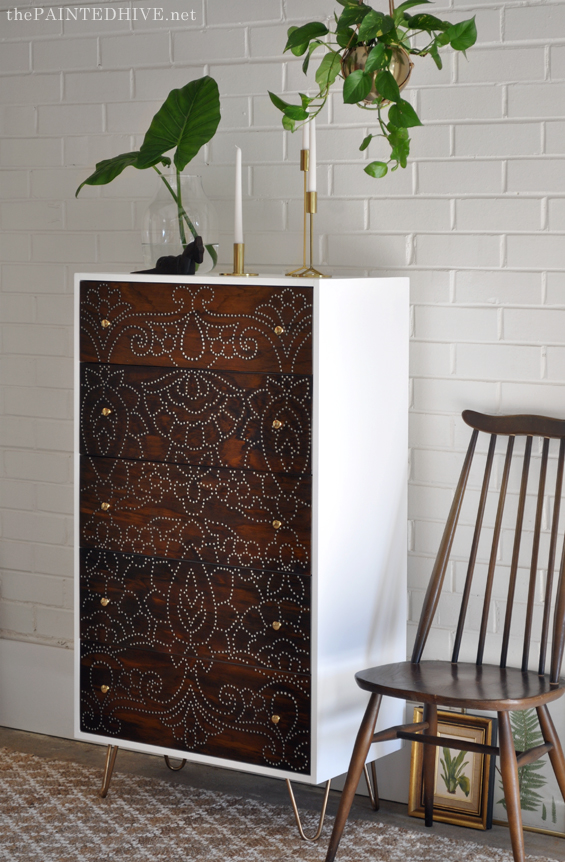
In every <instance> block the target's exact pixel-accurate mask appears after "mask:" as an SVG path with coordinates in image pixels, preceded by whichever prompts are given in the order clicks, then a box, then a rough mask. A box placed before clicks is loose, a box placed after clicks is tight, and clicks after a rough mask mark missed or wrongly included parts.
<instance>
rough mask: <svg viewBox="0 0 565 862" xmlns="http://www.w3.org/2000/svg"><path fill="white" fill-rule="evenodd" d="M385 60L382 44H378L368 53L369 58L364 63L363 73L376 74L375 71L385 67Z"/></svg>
mask: <svg viewBox="0 0 565 862" xmlns="http://www.w3.org/2000/svg"><path fill="white" fill-rule="evenodd" d="M386 59H387V58H386V54H385V46H384V45H383V44H382V42H379V43H378V44H377V45H375V47H374V48H371V50H370V52H369V56H368V57H367V61H366V63H365V71H366V72H376V70H377V69H380V68H381V66H384V65H385V63H386Z"/></svg>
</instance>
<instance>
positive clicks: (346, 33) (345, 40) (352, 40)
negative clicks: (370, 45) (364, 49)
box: [335, 27, 357, 48]
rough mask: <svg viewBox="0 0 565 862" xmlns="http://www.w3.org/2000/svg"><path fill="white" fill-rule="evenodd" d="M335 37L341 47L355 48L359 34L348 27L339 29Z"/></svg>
mask: <svg viewBox="0 0 565 862" xmlns="http://www.w3.org/2000/svg"><path fill="white" fill-rule="evenodd" d="M335 38H336V42H337V44H338V45H339V47H340V48H354V47H355V45H356V44H357V34H356V33H355V30H352V29H351V27H346V28H345V30H338V31H337V33H336V36H335Z"/></svg>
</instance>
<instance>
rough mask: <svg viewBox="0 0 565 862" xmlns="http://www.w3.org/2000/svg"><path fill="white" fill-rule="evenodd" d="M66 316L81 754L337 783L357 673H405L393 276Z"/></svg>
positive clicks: (398, 325)
mask: <svg viewBox="0 0 565 862" xmlns="http://www.w3.org/2000/svg"><path fill="white" fill-rule="evenodd" d="M75 298H76V338H75V356H76V364H75V369H76V374H75V381H76V392H75V419H76V422H75V440H76V459H75V488H76V494H75V504H76V511H75V562H76V578H75V602H76V604H75V609H76V614H75V618H76V623H75V625H76V644H77V648H76V653H75V658H76V661H75V665H76V684H75V693H76V699H75V735H76V737H77V738H78V739H81V740H87V741H92V742H99V743H104V744H109V745H112V746H119V747H123V748H129V749H134V750H137V751H144V752H148V753H152V754H164V755H167V756H171V757H182V758H185V759H188V760H194V761H199V762H204V763H209V764H213V765H217V766H222V767H227V768H233V769H241V770H246V771H252V772H256V773H260V774H264V775H270V776H277V777H282V778H293V779H296V780H297V781H302V782H307V783H314V784H317V783H320V782H322V781H324V780H327V779H329V778H331V777H333V776H336V775H339V774H341V773H343V772H345V771H346V770H347V766H348V762H349V757H350V755H351V749H352V745H353V741H354V736H355V732H356V728H357V726H358V724H359V721H360V717H361V715H362V712H363V709H364V701H365V698H364V697H363V694H362V693H361V692H359V691H358V689H357V686H356V685H355V682H354V679H353V674H354V672H355V671H357V670H359V669H360V668H361V667H364V666H368V665H373V664H379V663H388V662H392V661H400V660H404V659H405V656H406V481H407V401H408V360H407V353H408V282H407V279H402V278H396V279H390V278H389V279H345V278H333V279H331V281H330V280H323V281H320V280H316V279H312V280H309V279H290V278H274V277H265V278H263V277H260V278H254V279H248V278H237V277H233V278H232V277H229V278H223V277H220V276H216V277H212V276H209V277H206V278H205V280H203V278H202V277H201V278H198V276H186V277H178V276H176V277H163V276H148V275H123V274H122V275H119V274H104V275H96V276H93V275H92V274H79V275H77V276H76V285H75ZM398 710H399V706H398V704H396V703H395V702H391V703H390V704H385V705H384V708H383V710H382V715H381V718H380V721H382V725H383V726H384V727H386V726H390V725H391V724H396V723H400V722H401V720H402V716H401V714H400V713H399V712H398ZM395 745H397V743H386V744H381V746H380V747H379V748H378V749H376V750H375V751H374V752H373V753H372V755H371V756H372V757H373V759H374V758H375V757H377V756H381V755H382V754H385V753H388V752H389V751H392V750H394V747H395Z"/></svg>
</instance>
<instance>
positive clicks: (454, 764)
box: [440, 748, 471, 796]
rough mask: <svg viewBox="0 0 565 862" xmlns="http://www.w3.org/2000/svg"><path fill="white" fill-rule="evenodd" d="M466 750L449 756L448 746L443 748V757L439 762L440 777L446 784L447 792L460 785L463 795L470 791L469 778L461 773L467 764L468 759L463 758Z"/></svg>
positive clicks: (451, 791) (454, 790)
mask: <svg viewBox="0 0 565 862" xmlns="http://www.w3.org/2000/svg"><path fill="white" fill-rule="evenodd" d="M466 754H467V752H466V751H460V752H459V754H458V755H457V757H453V758H452V757H451V752H450V750H449V748H444V749H443V757H442V758H441V759H440V763H441V770H442V772H441V777H442V779H443V782H444V784H445V786H446V789H447V792H448V793H455V792H456V790H457V788H458V787H460V788H461V790H462V791H463V793H464V794H465V796H468V795H469V793H470V792H471V782H470V780H469V778H468V777H467V776H466V775H464V774H463V770H464V769H465V767H466V766H468V765H469V761H468V760H465V755H466Z"/></svg>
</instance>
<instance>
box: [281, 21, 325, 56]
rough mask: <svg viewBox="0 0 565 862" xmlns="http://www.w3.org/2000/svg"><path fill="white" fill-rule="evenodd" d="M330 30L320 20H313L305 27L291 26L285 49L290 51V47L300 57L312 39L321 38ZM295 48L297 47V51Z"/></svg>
mask: <svg viewBox="0 0 565 862" xmlns="http://www.w3.org/2000/svg"><path fill="white" fill-rule="evenodd" d="M329 32H330V31H329V30H328V28H327V27H326V25H325V24H322V23H321V22H320V21H311V22H310V23H309V24H304V26H303V27H296V28H292V27H291V28H290V29H289V31H288V39H287V43H286V45H285V48H284V50H285V51H288V50H289V48H290V49H291V50H292V53H293V54H296V56H297V57H299V56H301V55H302V54H304V52H305V51H306V49H307V48H308V45H309V44H310V42H311V41H312V39H319V38H320V37H321V36H325V35H326V34H327V33H329ZM293 49H296V51H295V50H293Z"/></svg>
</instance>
